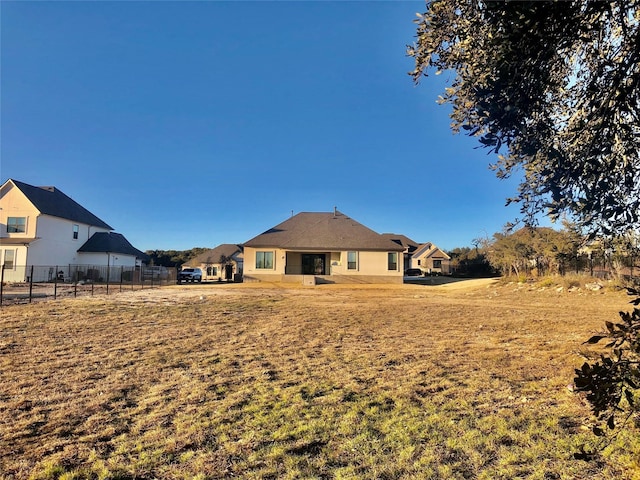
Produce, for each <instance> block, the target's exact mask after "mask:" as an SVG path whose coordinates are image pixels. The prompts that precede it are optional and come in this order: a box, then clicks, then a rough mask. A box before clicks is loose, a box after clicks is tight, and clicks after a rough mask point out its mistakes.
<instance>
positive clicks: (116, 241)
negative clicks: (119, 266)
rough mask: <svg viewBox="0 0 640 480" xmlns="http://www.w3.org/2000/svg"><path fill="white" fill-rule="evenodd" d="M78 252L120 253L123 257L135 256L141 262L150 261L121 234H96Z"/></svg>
mask: <svg viewBox="0 0 640 480" xmlns="http://www.w3.org/2000/svg"><path fill="white" fill-rule="evenodd" d="M78 252H84V253H107V252H109V253H120V254H123V255H133V256H135V257H136V258H139V259H141V260H148V259H149V256H148V255H147V254H145V253H144V252H141V251H140V250H138V249H137V248H135V247H134V246H133V245H131V244H130V243H129V241H128V240H127V239H126V238H124V235H122V234H121V233H113V232H96V233H94V234H93V235H91V238H90V239H89V240H87V241H86V242H85V244H84V245H82V246H81V247H80V248H79V249H78Z"/></svg>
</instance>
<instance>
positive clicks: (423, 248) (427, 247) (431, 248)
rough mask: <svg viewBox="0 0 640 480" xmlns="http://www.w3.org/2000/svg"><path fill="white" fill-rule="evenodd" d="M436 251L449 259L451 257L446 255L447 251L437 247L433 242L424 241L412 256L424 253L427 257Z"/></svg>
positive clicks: (419, 255)
mask: <svg viewBox="0 0 640 480" xmlns="http://www.w3.org/2000/svg"><path fill="white" fill-rule="evenodd" d="M436 252H440V253H441V254H442V255H444V258H446V259H448V260H450V259H451V257H450V256H449V255H447V252H445V251H444V250H442V249H440V248H438V247H437V246H435V245H434V244H433V243H425V244H424V245H420V247H419V248H418V250H416V251H415V252H413V257H414V258H418V257H421V256H422V255H425V256H426V257H427V258H428V257H431V256H432V255H433V254H434V253H436Z"/></svg>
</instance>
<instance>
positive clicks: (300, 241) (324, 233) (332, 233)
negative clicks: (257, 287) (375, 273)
mask: <svg viewBox="0 0 640 480" xmlns="http://www.w3.org/2000/svg"><path fill="white" fill-rule="evenodd" d="M244 245H245V247H254V248H255V247H279V248H285V249H298V250H385V251H392V252H401V251H403V250H404V248H403V247H402V246H401V245H398V244H397V243H395V242H393V241H391V240H389V239H388V238H385V237H383V236H382V235H380V234H379V233H376V232H374V231H373V230H371V229H370V228H367V227H365V226H364V225H362V224H360V223H358V222H356V221H355V220H353V219H352V218H350V217H348V216H346V215H345V214H344V213H341V212H338V211H335V212H301V213H298V214H297V215H295V216H293V217H291V218H289V219H288V220H285V221H284V222H282V223H280V224H279V225H276V226H275V227H273V228H271V229H269V230H267V231H266V232H264V233H262V234H260V235H258V236H257V237H254V238H252V239H251V240H249V241H248V242H245V244H244Z"/></svg>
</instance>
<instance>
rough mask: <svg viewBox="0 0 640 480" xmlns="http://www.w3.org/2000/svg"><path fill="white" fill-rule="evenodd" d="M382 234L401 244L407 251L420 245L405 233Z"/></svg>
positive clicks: (410, 251)
mask: <svg viewBox="0 0 640 480" xmlns="http://www.w3.org/2000/svg"><path fill="white" fill-rule="evenodd" d="M382 236H383V237H385V238H388V239H389V240H392V241H394V242H396V243H397V244H398V245H402V246H403V247H404V248H406V249H407V252H408V253H412V252H415V251H416V249H417V248H418V247H419V246H420V244H419V243H416V242H414V241H413V240H411V239H410V238H409V237H407V236H406V235H401V234H398V233H383V234H382Z"/></svg>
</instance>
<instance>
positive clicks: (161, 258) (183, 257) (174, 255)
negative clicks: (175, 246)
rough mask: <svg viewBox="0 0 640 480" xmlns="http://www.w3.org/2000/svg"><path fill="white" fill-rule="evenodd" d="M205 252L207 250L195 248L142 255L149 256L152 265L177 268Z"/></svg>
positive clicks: (149, 252)
mask: <svg viewBox="0 0 640 480" xmlns="http://www.w3.org/2000/svg"><path fill="white" fill-rule="evenodd" d="M207 250H208V248H202V247H195V248H192V249H190V250H147V251H146V252H144V253H146V254H147V255H149V257H150V258H151V263H152V265H164V266H165V267H179V266H180V265H182V264H183V263H186V262H188V261H189V260H191V259H192V258H194V257H196V256H198V255H200V254H201V253H203V252H205V251H207Z"/></svg>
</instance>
